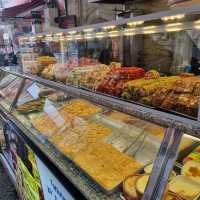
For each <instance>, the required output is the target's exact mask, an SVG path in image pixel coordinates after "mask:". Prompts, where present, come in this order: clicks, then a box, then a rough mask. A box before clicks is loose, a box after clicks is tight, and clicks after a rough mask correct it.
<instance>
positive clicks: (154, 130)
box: [12, 82, 165, 195]
mask: <svg viewBox="0 0 200 200" xmlns="http://www.w3.org/2000/svg"><path fill="white" fill-rule="evenodd" d="M12 114H13V115H14V116H15V117H16V118H17V119H18V120H19V121H20V122H21V123H22V124H23V125H24V126H25V127H26V128H27V129H28V130H29V131H30V132H31V133H32V134H33V135H35V136H36V137H37V138H39V140H41V141H43V142H44V141H45V144H47V145H48V146H49V145H50V148H52V151H55V149H56V151H59V152H60V153H61V154H62V155H64V156H65V157H66V158H67V159H68V160H70V161H72V162H73V163H74V167H78V168H80V169H81V171H83V172H84V174H86V175H87V176H89V179H90V181H91V182H92V184H95V185H97V186H98V188H99V189H98V190H99V191H102V190H103V191H104V192H103V193H104V194H108V193H112V194H113V195H114V194H115V195H116V193H115V192H116V191H119V190H121V191H122V190H123V189H122V187H121V186H120V185H121V183H123V182H124V181H125V180H126V178H127V177H128V176H130V175H133V174H135V173H139V172H141V171H143V168H144V167H145V166H146V165H148V164H150V163H153V161H154V159H155V157H156V154H157V152H158V150H159V147H160V144H161V141H162V138H163V137H164V131H165V129H164V128H162V127H160V126H158V125H154V124H151V123H149V122H146V121H143V120H140V119H138V118H135V117H132V116H130V115H126V114H124V113H121V112H117V111H115V110H111V109H109V108H107V107H102V106H99V105H96V104H93V103H91V102H89V101H86V100H84V99H80V98H74V97H72V96H70V95H69V94H66V93H63V92H61V91H56V90H54V89H51V88H48V87H46V86H43V85H41V84H38V83H35V82H32V83H31V84H30V85H29V86H28V87H25V88H24V90H23V91H22V93H21V95H20V97H19V99H18V102H17V104H16V107H15V109H13V111H12Z"/></svg>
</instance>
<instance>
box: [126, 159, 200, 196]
mask: <svg viewBox="0 0 200 200" xmlns="http://www.w3.org/2000/svg"><path fill="white" fill-rule="evenodd" d="M152 168H153V165H152V164H150V165H148V166H146V167H145V168H144V173H143V174H136V175H132V176H129V177H128V178H127V179H126V180H125V181H124V184H123V190H124V196H125V197H126V199H127V200H141V199H142V196H143V194H144V192H145V188H146V186H147V183H148V180H149V176H150V174H151V172H152ZM199 197H200V163H198V162H194V161H188V162H187V163H186V164H185V165H184V166H183V167H182V169H181V175H177V174H176V172H175V171H172V172H171V174H170V176H169V179H168V184H167V186H166V189H165V193H164V197H163V200H194V199H199Z"/></svg>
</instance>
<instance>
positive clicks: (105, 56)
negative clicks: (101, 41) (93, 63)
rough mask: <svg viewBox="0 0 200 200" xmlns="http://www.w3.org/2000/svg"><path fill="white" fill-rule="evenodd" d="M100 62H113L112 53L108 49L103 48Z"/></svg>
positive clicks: (107, 63)
mask: <svg viewBox="0 0 200 200" xmlns="http://www.w3.org/2000/svg"><path fill="white" fill-rule="evenodd" d="M99 62H100V63H102V64H106V65H109V64H110V62H111V54H110V51H109V50H108V49H103V50H102V51H101V53H100V56H99Z"/></svg>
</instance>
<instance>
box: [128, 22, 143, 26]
mask: <svg viewBox="0 0 200 200" xmlns="http://www.w3.org/2000/svg"><path fill="white" fill-rule="evenodd" d="M142 24H144V21H136V22H128V23H127V25H128V26H137V25H142Z"/></svg>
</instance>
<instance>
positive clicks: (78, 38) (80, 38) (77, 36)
mask: <svg viewBox="0 0 200 200" xmlns="http://www.w3.org/2000/svg"><path fill="white" fill-rule="evenodd" d="M75 39H76V40H82V39H83V36H82V35H75Z"/></svg>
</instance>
